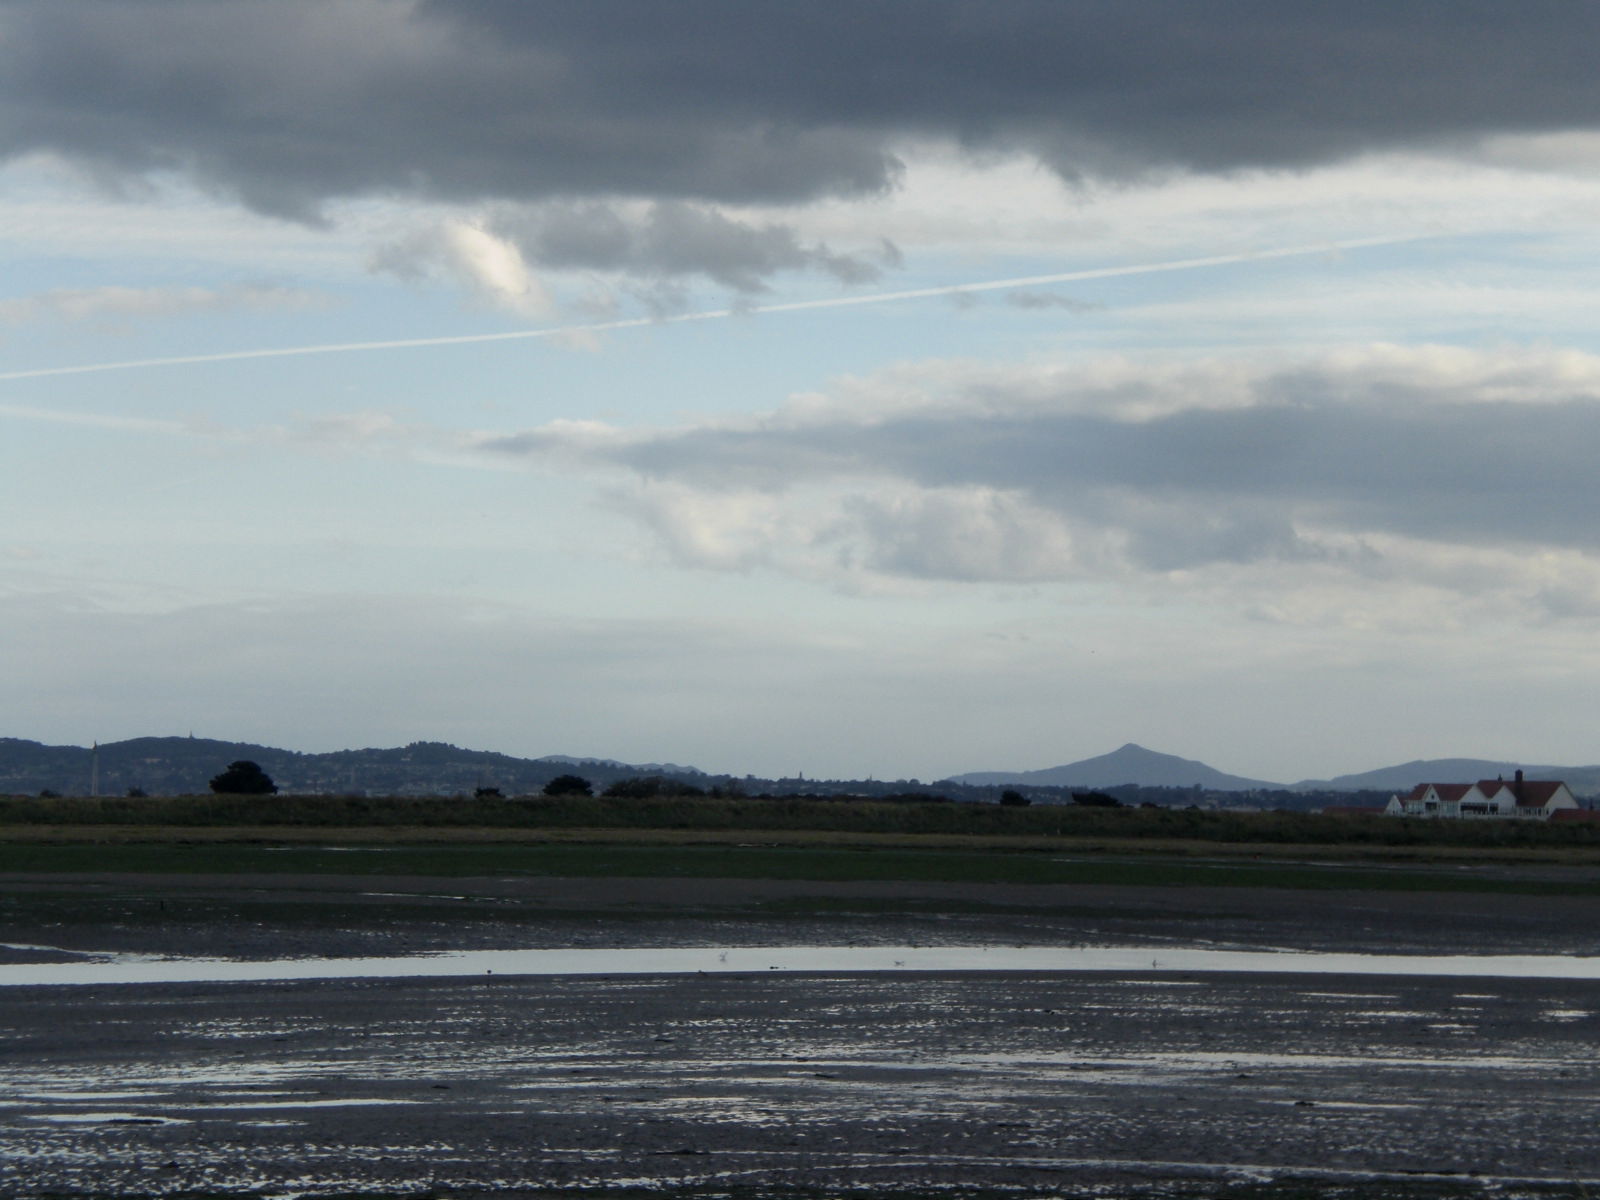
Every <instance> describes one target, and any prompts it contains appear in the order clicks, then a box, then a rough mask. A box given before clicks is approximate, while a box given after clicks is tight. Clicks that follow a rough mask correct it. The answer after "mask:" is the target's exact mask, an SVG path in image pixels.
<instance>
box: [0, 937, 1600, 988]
mask: <svg viewBox="0 0 1600 1200" xmlns="http://www.w3.org/2000/svg"><path fill="white" fill-rule="evenodd" d="M35 948H36V949H45V948H44V947H35ZM767 971H786V972H804V973H822V974H835V973H849V974H855V973H871V974H878V973H898V972H938V973H951V972H1003V971H1012V972H1058V971H1059V972H1101V973H1111V974H1117V975H1134V974H1146V973H1158V974H1159V973H1217V972H1237V973H1243V974H1316V975H1391V976H1402V975H1408V976H1434V977H1437V976H1458V977H1463V978H1495V979H1600V957H1592V956H1575V955H1540V954H1485V955H1471V954H1451V955H1417V954H1328V953H1302V952H1294V951H1271V950H1201V949H1185V948H1174V949H1161V950H1151V949H1150V948H1148V947H1143V948H1126V947H1110V948H1108V947H1088V948H1070V947H1059V946H773V947H750V946H739V947H729V948H726V949H719V948H716V947H710V948H705V947H690V948H682V947H676V948H649V949H631V948H625V949H604V950H595V949H583V950H549V949H544V950H472V951H463V952H460V953H447V954H420V955H405V956H396V957H385V958H315V959H279V960H271V961H241V960H234V959H217V958H167V959H153V958H151V957H149V956H146V955H119V954H104V955H100V954H95V955H85V956H84V961H80V962H67V963H61V962H55V963H19V964H13V965H8V966H3V967H0V986H53V985H73V984H117V983H123V984H134V983H232V982H258V981H286V980H298V979H366V978H389V979H393V978H425V977H431V978H440V977H452V976H454V977H461V976H476V975H485V976H488V975H501V976H529V975H538V976H583V975H692V974H697V973H698V974H705V975H712V974H748V973H754V972H767Z"/></svg>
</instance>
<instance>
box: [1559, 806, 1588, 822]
mask: <svg viewBox="0 0 1600 1200" xmlns="http://www.w3.org/2000/svg"><path fill="white" fill-rule="evenodd" d="M1550 819H1551V820H1552V821H1600V812H1596V811H1595V810H1594V809H1592V808H1558V809H1556V810H1555V812H1553V813H1551V814H1550Z"/></svg>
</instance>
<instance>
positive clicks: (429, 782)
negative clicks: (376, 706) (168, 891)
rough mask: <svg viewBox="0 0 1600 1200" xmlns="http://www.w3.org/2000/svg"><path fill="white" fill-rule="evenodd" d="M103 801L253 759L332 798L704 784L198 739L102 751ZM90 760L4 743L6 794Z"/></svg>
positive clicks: (189, 786)
mask: <svg viewBox="0 0 1600 1200" xmlns="http://www.w3.org/2000/svg"><path fill="white" fill-rule="evenodd" d="M99 758H100V794H101V795H102V796H121V795H124V794H125V793H126V792H127V791H128V789H129V788H138V789H139V790H141V791H143V792H145V793H147V794H149V795H152V796H175V795H188V794H195V793H202V792H205V791H207V790H208V784H209V783H210V781H211V778H212V777H213V776H215V775H218V774H220V773H221V772H222V770H223V769H224V768H225V767H226V766H227V765H228V764H229V763H230V762H234V761H236V760H238V759H241V758H243V759H249V760H250V761H251V762H254V763H257V764H259V765H260V766H261V768H262V770H264V771H266V773H267V774H268V775H270V776H272V779H273V781H274V782H275V783H277V785H278V789H279V790H280V791H283V792H294V793H299V794H328V795H352V794H353V795H374V796H379V795H381V796H452V795H460V794H468V793H471V792H472V791H473V790H474V789H475V788H480V787H497V788H499V789H500V790H501V791H503V792H504V793H505V794H506V795H508V796H509V795H519V794H524V795H525V794H527V793H530V792H537V791H539V790H540V789H541V788H543V787H544V785H545V784H546V783H549V782H550V780H552V779H554V778H555V777H556V776H557V775H565V774H569V773H573V774H579V775H582V776H583V777H584V778H586V779H588V780H589V781H590V782H591V783H594V784H597V785H600V786H604V785H607V784H610V783H613V782H615V781H616V780H618V779H624V778H627V777H629V776H632V775H669V776H673V777H675V778H679V779H687V780H695V779H699V780H704V778H705V777H704V775H703V774H702V773H701V772H700V771H697V770H695V768H693V767H679V766H675V765H671V764H660V763H649V764H643V765H629V764H627V763H619V762H616V761H614V760H611V759H605V760H592V759H582V758H569V757H566V756H561V755H551V756H550V757H547V758H540V759H528V758H514V757H512V756H511V755H509V754H496V753H494V752H492V751H487V750H466V749H463V748H461V747H459V746H452V745H450V744H449V743H447V742H412V743H411V744H410V745H409V746H397V747H395V748H393V749H367V750H337V751H334V752H332V753H330V754H300V753H297V752H296V751H293V750H280V749H277V748H275V747H272V746H258V745H256V744H255V743H253V742H224V741H215V740H212V739H210V738H196V737H148V738H131V739H129V740H127V741H123V742H107V743H105V744H104V745H102V746H101V747H100V749H99ZM93 769H94V767H93V760H92V754H91V751H90V749H89V748H88V747H85V746H47V745H44V744H43V743H40V742H31V741H25V740H23V739H21V738H0V793H11V794H22V795H32V794H37V793H38V792H40V791H43V790H45V789H49V790H51V791H55V792H60V793H61V794H63V795H69V796H71V795H76V796H85V795H88V794H89V789H90V780H91V775H92V772H93Z"/></svg>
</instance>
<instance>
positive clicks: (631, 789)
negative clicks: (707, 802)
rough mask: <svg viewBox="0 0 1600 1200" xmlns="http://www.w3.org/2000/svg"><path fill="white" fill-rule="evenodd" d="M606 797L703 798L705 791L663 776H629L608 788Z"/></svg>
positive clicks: (632, 798)
mask: <svg viewBox="0 0 1600 1200" xmlns="http://www.w3.org/2000/svg"><path fill="white" fill-rule="evenodd" d="M606 795H608V796H620V797H621V798H622V799H624V800H655V799H657V798H659V797H662V796H704V795H705V791H704V789H702V788H697V787H695V785H694V784H692V783H679V782H678V781H677V780H676V779H668V778H666V777H665V776H663V775H630V776H629V777H628V778H627V779H619V780H617V781H616V782H615V783H613V784H612V785H611V786H610V787H608V788H607V789H606Z"/></svg>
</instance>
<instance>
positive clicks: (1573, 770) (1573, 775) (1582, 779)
mask: <svg viewBox="0 0 1600 1200" xmlns="http://www.w3.org/2000/svg"><path fill="white" fill-rule="evenodd" d="M1518 770H1521V771H1522V773H1523V774H1524V775H1526V776H1527V777H1528V778H1529V779H1564V780H1566V782H1567V786H1568V787H1570V788H1571V789H1572V790H1573V792H1574V793H1576V794H1577V795H1580V796H1593V795H1600V766H1592V767H1555V766H1550V765H1548V764H1540V763H1520V762H1496V761H1495V760H1493V759H1488V758H1419V759H1416V760H1414V761H1412V762H1408V763H1401V764H1400V765H1399V766H1396V767H1379V768H1377V769H1376V770H1373V771H1363V772H1361V773H1360V774H1357V775H1336V776H1335V777H1334V778H1332V779H1302V780H1301V781H1300V782H1299V783H1296V784H1294V785H1293V787H1294V789H1295V790H1296V791H1313V790H1333V791H1356V790H1360V789H1375V790H1378V791H1385V792H1408V791H1410V790H1411V789H1412V788H1414V787H1416V786H1417V784H1419V783H1474V782H1476V781H1477V780H1479V779H1498V778H1502V777H1503V778H1506V779H1510V778H1511V777H1512V776H1513V775H1515V774H1516V773H1517V771H1518Z"/></svg>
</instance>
